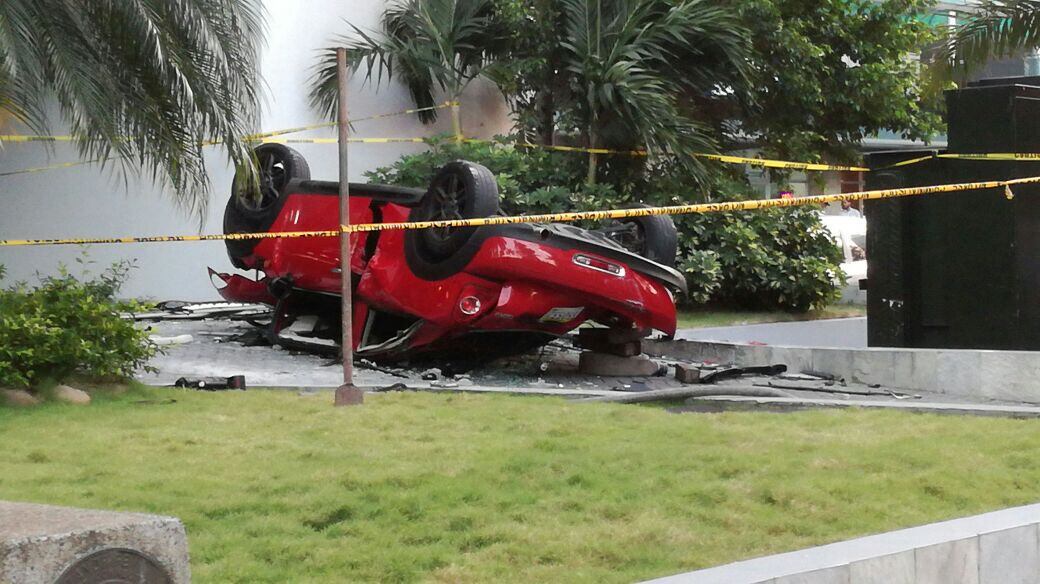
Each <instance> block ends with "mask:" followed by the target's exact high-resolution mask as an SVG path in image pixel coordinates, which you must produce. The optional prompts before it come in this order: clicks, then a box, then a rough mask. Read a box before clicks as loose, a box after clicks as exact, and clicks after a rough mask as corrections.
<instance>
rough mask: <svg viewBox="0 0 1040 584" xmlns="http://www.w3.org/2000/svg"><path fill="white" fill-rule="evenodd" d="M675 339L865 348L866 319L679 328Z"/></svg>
mask: <svg viewBox="0 0 1040 584" xmlns="http://www.w3.org/2000/svg"><path fill="white" fill-rule="evenodd" d="M675 338H677V339H684V340H688V341H723V342H732V343H751V342H757V343H765V344H767V345H786V346H793V347H838V348H846V347H847V348H864V347H866V346H867V318H866V317H865V316H864V317H857V318H835V319H830V320H809V321H804V322H776V323H768V324H749V325H743V326H725V327H714V328H698V329H681V330H679V332H678V333H677V334H676V335H675Z"/></svg>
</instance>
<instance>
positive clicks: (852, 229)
mask: <svg viewBox="0 0 1040 584" xmlns="http://www.w3.org/2000/svg"><path fill="white" fill-rule="evenodd" d="M820 219H821V220H822V221H823V226H824V227H826V228H827V230H828V231H830V232H831V236H832V237H834V240H835V242H836V243H837V244H838V247H840V248H841V252H842V256H843V258H844V259H843V260H842V263H841V269H842V270H844V271H845V275H846V276H847V278H848V279H846V280H845V285H844V286H842V289H841V302H843V303H850V304H866V303H867V292H866V291H865V290H860V289H859V281H860V280H861V279H864V278H866V277H867V220H866V219H864V218H862V217H850V216H848V215H821V216H820Z"/></svg>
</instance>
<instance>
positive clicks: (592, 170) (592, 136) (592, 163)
mask: <svg viewBox="0 0 1040 584" xmlns="http://www.w3.org/2000/svg"><path fill="white" fill-rule="evenodd" d="M595 124H596V122H595V116H593V122H592V124H590V125H589V148H595V147H596V127H595ZM598 162H599V161H598V160H597V159H596V153H595V152H589V173H588V175H587V176H586V177H585V183H586V184H588V185H594V184H596V166H597V163H598Z"/></svg>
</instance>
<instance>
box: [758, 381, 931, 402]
mask: <svg viewBox="0 0 1040 584" xmlns="http://www.w3.org/2000/svg"><path fill="white" fill-rule="evenodd" d="M752 385H754V386H755V387H773V388H776V389H794V390H798V391H815V392H820V393H839V394H847V395H877V396H884V397H892V398H895V399H921V396H920V395H918V394H913V393H899V392H895V391H892V390H889V389H886V390H881V391H871V390H869V389H850V388H849V387H842V388H840V389H839V388H834V387H825V386H821V385H807V384H796V383H790V382H789V383H777V382H776V381H766V382H759V383H752ZM879 387H880V386H879Z"/></svg>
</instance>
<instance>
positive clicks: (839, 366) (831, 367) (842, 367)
mask: <svg viewBox="0 0 1040 584" xmlns="http://www.w3.org/2000/svg"><path fill="white" fill-rule="evenodd" d="M812 370H813V371H816V372H818V373H830V374H831V375H834V376H835V377H845V378H848V377H849V376H850V375H851V373H852V351H849V350H848V349H813V350H812ZM850 381H851V380H850Z"/></svg>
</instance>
